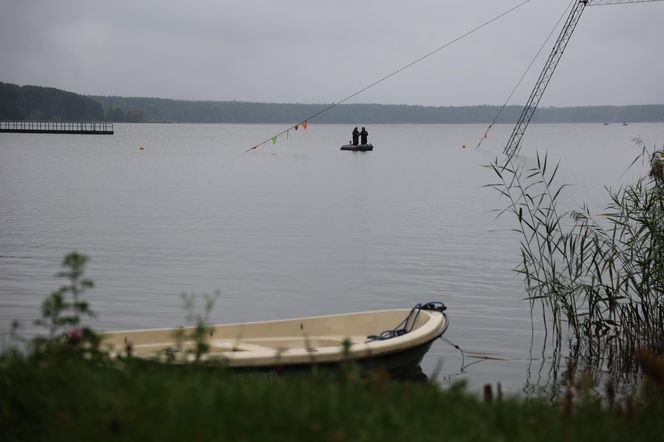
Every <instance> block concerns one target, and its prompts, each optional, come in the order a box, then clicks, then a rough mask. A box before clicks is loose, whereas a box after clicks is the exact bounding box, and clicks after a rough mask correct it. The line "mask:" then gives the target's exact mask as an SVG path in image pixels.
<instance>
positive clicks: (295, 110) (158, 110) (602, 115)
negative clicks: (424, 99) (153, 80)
mask: <svg viewBox="0 0 664 442" xmlns="http://www.w3.org/2000/svg"><path fill="white" fill-rule="evenodd" d="M91 98H93V99H95V100H97V101H98V102H99V103H101V104H103V105H104V108H105V109H106V110H107V114H111V113H113V112H116V113H119V114H122V113H123V112H124V113H126V112H130V111H131V110H135V109H140V110H142V111H143V112H144V118H145V121H153V122H179V123H294V122H298V121H302V120H303V119H305V118H307V117H308V116H310V115H314V114H316V113H317V112H319V111H321V110H323V109H324V108H326V107H327V106H329V105H328V104H287V103H250V102H243V101H185V100H169V99H163V98H140V97H98V96H93V97H91ZM499 109H500V106H489V105H483V106H442V107H433V106H409V105H393V104H388V105H386V104H342V105H339V106H336V107H334V108H333V109H331V110H329V111H327V112H325V113H323V114H322V115H320V116H318V117H316V120H315V122H316V123H342V124H379V123H388V124H396V123H421V124H427V123H490V122H491V121H493V119H494V118H495V116H496V113H497V112H498V110H499ZM521 109H522V107H521V106H507V107H506V108H505V110H504V111H503V112H502V114H501V116H500V118H499V119H498V123H514V122H515V121H516V120H517V119H518V117H519V115H520V114H521ZM623 121H627V122H664V105H632V106H582V107H547V108H541V109H538V110H537V112H536V113H535V116H534V118H533V122H536V123H603V122H608V123H615V122H623Z"/></svg>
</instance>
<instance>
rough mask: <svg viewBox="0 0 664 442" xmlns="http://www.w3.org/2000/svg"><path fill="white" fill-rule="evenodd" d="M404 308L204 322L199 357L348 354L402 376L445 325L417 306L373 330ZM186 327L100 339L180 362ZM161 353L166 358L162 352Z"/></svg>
mask: <svg viewBox="0 0 664 442" xmlns="http://www.w3.org/2000/svg"><path fill="white" fill-rule="evenodd" d="M409 314H412V311H411V309H393V310H378V311H372V312H360V313H350V314H343V315H327V316H315V317H308V318H296V319H290V320H281V321H263V322H254V323H245V324H228V325H217V326H211V327H210V331H209V336H208V337H207V338H206V343H207V344H208V345H209V351H208V352H207V353H206V354H205V355H204V356H203V360H210V361H212V360H216V361H219V362H221V363H222V364H223V365H224V366H226V367H229V368H231V369H236V370H250V371H285V370H289V371H292V370H301V369H307V368H310V367H312V366H316V367H336V366H339V365H341V364H344V363H345V362H347V361H349V360H352V361H354V362H356V363H357V364H359V365H360V367H362V368H364V369H369V370H372V369H380V370H383V371H385V372H387V373H389V374H391V375H393V376H396V377H402V376H405V375H407V374H408V373H410V372H412V371H413V370H416V369H417V367H418V365H419V363H420V362H421V361H422V358H423V357H424V355H425V354H426V352H427V351H428V350H429V348H430V347H431V344H432V342H433V341H434V340H435V339H436V338H438V337H440V336H441V335H442V334H443V333H444V332H445V330H446V329H447V325H448V322H447V317H446V316H445V314H444V313H442V312H441V311H431V310H420V311H419V312H418V313H417V315H416V316H413V318H414V319H413V320H412V327H411V329H410V330H409V331H408V332H407V333H405V334H402V335H400V336H396V337H393V338H389V339H375V338H372V337H373V336H376V335H380V334H381V333H382V332H384V331H385V330H391V329H394V328H395V327H397V326H398V325H399V324H400V323H402V321H403V320H404V318H405V317H407V316H408V315H409ZM192 330H193V329H192V328H180V329H152V330H133V331H120V332H110V333H105V334H103V335H102V347H104V348H106V349H107V350H108V351H109V354H110V355H111V356H112V357H126V356H127V355H128V354H129V353H131V355H132V356H133V357H137V358H143V359H146V360H154V361H169V362H171V363H175V364H181V363H185V362H187V361H191V360H192V358H193V357H194V356H193V354H192V353H193V352H192V351H191V350H192V349H193V348H195V342H193V341H192V340H191V339H189V338H186V336H191V331H192ZM178 332H179V333H180V335H181V336H185V338H184V339H183V340H181V341H180V342H176V340H175V335H176V333H178ZM370 336H372V337H370ZM188 339H189V340H188ZM169 352H170V354H169ZM167 354H169V355H170V358H167V357H165V355H167Z"/></svg>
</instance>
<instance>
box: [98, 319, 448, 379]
mask: <svg viewBox="0 0 664 442" xmlns="http://www.w3.org/2000/svg"><path fill="white" fill-rule="evenodd" d="M410 311H411V309H404V308H400V309H384V310H373V311H366V312H353V313H341V314H329V315H319V316H308V317H299V318H289V319H280V320H274V321H271V320H265V321H252V322H239V323H231V324H216V325H213V326H211V327H213V328H214V329H215V331H216V330H217V329H218V328H219V327H223V328H227V329H230V328H232V327H239V328H244V327H248V326H258V327H260V326H261V325H266V324H282V325H284V324H288V323H297V322H302V321H305V320H306V321H311V320H318V319H334V318H342V317H343V318H348V317H351V318H352V317H353V316H359V317H363V316H364V317H367V316H370V315H372V314H380V313H382V314H390V313H403V314H404V316H405V315H406V314H408V313H409V312H410ZM420 314H425V315H426V318H427V319H426V321H425V322H424V323H422V324H421V325H420V326H419V327H417V328H416V329H414V330H411V331H410V332H408V333H407V334H404V335H402V336H396V337H393V338H390V339H384V340H371V341H365V342H352V341H351V345H350V346H349V348H348V349H347V350H346V351H345V350H344V345H343V342H340V344H339V345H333V346H324V347H315V346H308V344H307V342H308V341H309V340H311V341H314V340H320V339H327V338H330V337H331V336H334V338H335V341H339V336H341V335H339V334H334V335H331V334H328V335H313V336H308V335H306V334H303V335H302V336H290V337H288V338H284V339H285V340H296V341H300V340H302V341H304V344H305V345H302V346H299V347H295V348H287V349H281V350H280V349H278V348H271V347H262V350H261V349H260V346H256V347H259V348H258V349H256V348H254V349H253V350H245V351H228V352H221V353H211V354H208V357H211V358H213V359H217V358H218V359H219V360H221V361H223V362H224V363H225V364H226V365H228V366H229V367H261V366H273V365H302V364H312V363H315V364H318V363H323V364H326V363H338V362H341V361H343V360H345V359H348V358H350V359H356V360H362V359H367V358H373V357H378V356H383V355H388V354H392V353H398V352H401V351H406V350H408V349H410V348H414V347H417V346H419V345H423V344H426V343H429V342H431V341H433V340H435V339H436V338H438V337H439V336H441V335H442V334H443V333H444V332H445V330H446V329H447V326H448V320H447V316H446V315H445V314H444V313H442V312H437V311H429V310H421V311H420ZM194 328H195V327H193V326H187V327H162V328H153V329H138V330H120V331H113V332H106V333H102V334H101V336H102V341H103V340H105V339H108V338H113V337H119V336H122V335H132V334H133V335H135V334H149V333H165V332H168V331H175V330H178V329H183V330H193V329H194ZM275 338H277V339H278V338H279V337H278V336H276V337H275ZM345 338H349V339H350V338H356V339H357V338H358V336H357V335H352V334H351V335H349V336H346V337H345ZM365 338H366V337H363V338H362V339H365ZM260 339H265V338H255V339H254V340H258V341H259V340H260ZM227 340H228V339H227ZM219 341H221V340H219ZM245 341H246V342H247V343H249V344H251V343H252V339H251V338H245ZM242 342H243V341H242V339H238V340H237V343H238V344H240V345H242ZM164 344H165V343H164ZM111 345H113V344H111ZM115 345H116V346H117V345H118V344H115ZM143 345H149V344H143ZM154 345H159V344H154ZM312 347H313V350H312ZM116 348H117V347H116ZM234 350H235V349H234ZM156 354H157V352H155V355H156ZM151 356H152V355H145V356H138V357H140V358H141V359H150V357H151Z"/></svg>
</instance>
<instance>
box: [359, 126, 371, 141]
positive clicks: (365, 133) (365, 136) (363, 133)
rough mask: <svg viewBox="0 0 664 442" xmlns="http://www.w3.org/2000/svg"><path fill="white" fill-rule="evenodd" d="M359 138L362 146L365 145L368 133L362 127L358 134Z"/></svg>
mask: <svg viewBox="0 0 664 442" xmlns="http://www.w3.org/2000/svg"><path fill="white" fill-rule="evenodd" d="M360 137H361V138H362V140H361V141H360V142H361V143H362V144H367V137H369V132H367V130H366V129H365V128H364V127H363V128H362V132H360Z"/></svg>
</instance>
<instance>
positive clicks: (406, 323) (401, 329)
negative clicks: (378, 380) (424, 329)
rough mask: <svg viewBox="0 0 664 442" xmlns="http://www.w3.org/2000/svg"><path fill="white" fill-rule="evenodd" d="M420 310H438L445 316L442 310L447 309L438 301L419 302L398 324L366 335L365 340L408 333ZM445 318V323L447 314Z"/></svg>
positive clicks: (378, 339) (394, 336) (388, 337)
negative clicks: (380, 331) (374, 333)
mask: <svg viewBox="0 0 664 442" xmlns="http://www.w3.org/2000/svg"><path fill="white" fill-rule="evenodd" d="M422 310H428V311H436V312H440V313H442V314H443V315H444V316H445V313H444V312H445V310H447V306H445V304H443V303H442V302H440V301H432V302H427V303H426V304H420V303H418V304H415V305H414V306H413V308H412V309H410V312H409V313H408V315H407V316H406V318H405V319H404V320H403V321H401V322H400V323H399V325H397V326H396V327H394V328H390V329H388V330H385V331H384V332H382V333H380V334H378V335H371V336H367V341H366V342H373V341H385V340H387V339H392V338H396V337H398V336H403V335H405V334H406V333H410V332H411V331H412V330H413V327H415V323H416V322H417V318H418V317H419V316H420V312H421V311H422ZM445 318H446V321H445V323H446V324H447V316H445ZM445 329H447V327H445ZM444 332H445V330H443V333H444ZM441 336H442V333H441Z"/></svg>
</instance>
